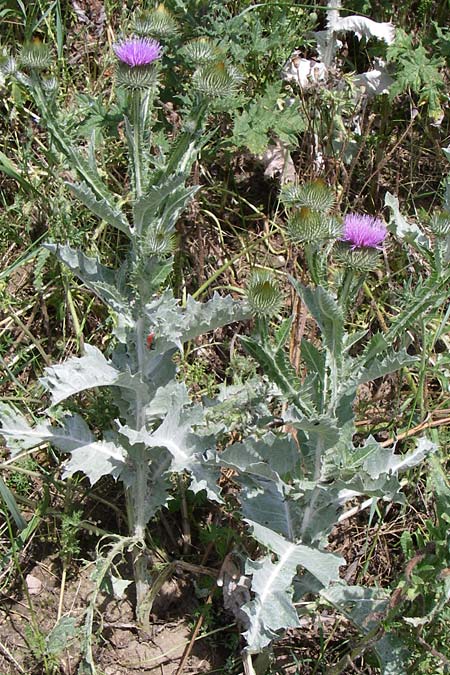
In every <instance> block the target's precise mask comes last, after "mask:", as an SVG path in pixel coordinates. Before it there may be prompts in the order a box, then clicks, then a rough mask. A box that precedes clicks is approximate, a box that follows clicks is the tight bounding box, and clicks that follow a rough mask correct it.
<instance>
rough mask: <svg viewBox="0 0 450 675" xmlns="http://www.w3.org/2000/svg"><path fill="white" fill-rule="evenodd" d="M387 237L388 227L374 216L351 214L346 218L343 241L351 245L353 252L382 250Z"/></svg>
mask: <svg viewBox="0 0 450 675" xmlns="http://www.w3.org/2000/svg"><path fill="white" fill-rule="evenodd" d="M386 236H387V230H386V226H385V225H384V223H382V222H381V220H379V219H378V218H374V216H366V215H361V214H359V213H349V214H348V215H347V216H345V218H344V228H343V232H342V237H341V241H345V242H347V243H348V244H350V247H351V249H352V250H353V249H355V248H377V249H380V248H381V246H380V244H382V242H383V241H384V240H385V239H386Z"/></svg>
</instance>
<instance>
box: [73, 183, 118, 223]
mask: <svg viewBox="0 0 450 675" xmlns="http://www.w3.org/2000/svg"><path fill="white" fill-rule="evenodd" d="M66 185H67V186H68V188H69V189H70V191H71V192H73V194H74V195H75V196H76V197H77V198H78V199H79V200H80V201H81V202H83V204H84V205H85V206H87V208H88V209H89V210H90V211H92V213H93V214H94V215H96V216H97V217H98V218H101V220H105V221H106V222H107V223H108V225H112V227H115V228H117V229H118V230H120V231H121V232H123V233H124V234H126V235H128V236H130V225H129V223H128V221H127V219H126V218H125V215H124V214H123V213H122V211H121V210H120V209H119V207H117V206H116V207H113V206H111V204H110V203H109V202H108V201H107V200H106V199H104V198H103V197H100V198H99V199H97V197H96V195H95V193H94V192H93V191H92V190H91V188H90V187H89V185H87V183H66Z"/></svg>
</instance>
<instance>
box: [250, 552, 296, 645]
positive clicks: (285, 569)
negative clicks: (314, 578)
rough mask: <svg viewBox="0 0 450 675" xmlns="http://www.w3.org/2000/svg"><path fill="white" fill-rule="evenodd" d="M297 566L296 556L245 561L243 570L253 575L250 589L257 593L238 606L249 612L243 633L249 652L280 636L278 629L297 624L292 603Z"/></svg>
mask: <svg viewBox="0 0 450 675" xmlns="http://www.w3.org/2000/svg"><path fill="white" fill-rule="evenodd" d="M292 547H293V549H295V546H294V545H292ZM296 570H297V564H296V561H295V560H291V561H289V560H288V559H284V558H283V559H282V560H280V561H278V562H276V563H273V562H272V560H271V558H270V557H266V558H263V560H258V561H256V562H254V561H252V560H248V561H247V563H246V567H245V572H246V574H251V575H252V591H253V592H254V593H255V596H256V597H255V599H254V600H251V601H250V602H247V603H246V604H245V605H243V606H242V608H241V609H242V611H243V612H244V613H245V614H246V615H247V616H248V629H247V630H246V631H245V633H244V634H243V636H244V638H245V639H246V641H247V650H248V651H249V652H250V653H254V654H257V653H258V652H260V651H262V650H263V649H264V647H266V646H267V645H268V644H270V643H271V642H272V640H275V639H276V638H277V637H279V635H278V632H279V631H281V630H283V629H286V628H296V627H297V626H298V625H299V621H298V615H297V612H296V610H295V607H294V606H293V604H292V593H293V590H292V578H293V577H294V575H295V574H296Z"/></svg>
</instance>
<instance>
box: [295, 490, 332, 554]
mask: <svg viewBox="0 0 450 675" xmlns="http://www.w3.org/2000/svg"><path fill="white" fill-rule="evenodd" d="M297 493H298V495H295V500H294V494H292V496H291V503H292V505H293V508H295V510H296V512H297V514H298V515H297V520H296V522H295V531H296V536H297V538H298V539H299V540H300V541H302V542H303V543H304V544H307V545H308V546H309V545H312V544H314V546H319V547H320V548H323V547H325V546H326V544H327V540H328V536H329V535H330V533H331V531H332V529H333V527H334V526H335V524H336V521H337V519H338V514H339V511H340V510H341V506H342V504H341V500H340V494H339V486H338V485H337V484H336V483H326V482H323V483H320V482H312V483H311V485H308V484H307V483H306V482H304V484H303V486H302V483H301V482H300V483H299V486H298V488H297Z"/></svg>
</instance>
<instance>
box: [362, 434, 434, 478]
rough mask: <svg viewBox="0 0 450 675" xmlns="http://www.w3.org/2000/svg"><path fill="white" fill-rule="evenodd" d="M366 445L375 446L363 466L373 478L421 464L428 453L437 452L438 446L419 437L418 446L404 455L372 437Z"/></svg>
mask: <svg viewBox="0 0 450 675" xmlns="http://www.w3.org/2000/svg"><path fill="white" fill-rule="evenodd" d="M366 445H368V446H369V447H370V448H374V451H372V452H370V453H369V454H368V456H367V458H366V460H365V461H364V462H363V468H364V470H365V471H367V473H368V474H369V475H370V476H372V477H373V478H377V477H378V476H380V475H381V474H382V473H392V474H398V473H400V472H401V471H406V469H410V468H412V467H413V466H417V464H420V462H422V460H424V459H425V457H427V456H428V455H430V454H432V453H434V452H436V450H437V446H436V444H435V443H433V442H432V441H430V440H428V439H427V438H419V439H417V441H416V447H415V448H413V449H412V450H410V451H409V452H407V453H405V454H404V455H399V454H394V449H393V448H391V449H389V448H383V447H382V446H381V445H380V444H379V443H378V442H377V441H376V440H375V439H374V438H372V437H370V438H369V439H368V440H367V443H366Z"/></svg>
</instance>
